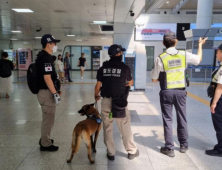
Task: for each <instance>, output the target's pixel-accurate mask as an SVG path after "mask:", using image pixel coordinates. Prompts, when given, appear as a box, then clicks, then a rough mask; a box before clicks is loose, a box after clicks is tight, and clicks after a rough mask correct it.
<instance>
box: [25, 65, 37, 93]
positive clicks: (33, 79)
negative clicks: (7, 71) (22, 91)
mask: <svg viewBox="0 0 222 170" xmlns="http://www.w3.org/2000/svg"><path fill="white" fill-rule="evenodd" d="M27 82H28V86H29V89H30V91H31V92H32V93H33V94H37V93H38V92H39V86H38V78H37V68H36V63H32V64H30V65H29V68H28V71H27Z"/></svg>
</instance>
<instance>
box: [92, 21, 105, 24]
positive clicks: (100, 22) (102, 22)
mask: <svg viewBox="0 0 222 170" xmlns="http://www.w3.org/2000/svg"><path fill="white" fill-rule="evenodd" d="M93 23H95V24H106V21H93Z"/></svg>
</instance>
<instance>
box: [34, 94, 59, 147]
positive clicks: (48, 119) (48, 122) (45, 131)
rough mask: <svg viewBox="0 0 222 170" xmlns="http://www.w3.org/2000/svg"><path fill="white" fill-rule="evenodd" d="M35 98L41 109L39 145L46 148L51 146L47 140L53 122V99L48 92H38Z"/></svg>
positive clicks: (54, 108)
mask: <svg viewBox="0 0 222 170" xmlns="http://www.w3.org/2000/svg"><path fill="white" fill-rule="evenodd" d="M37 97H38V101H39V104H40V105H41V108H42V127H41V144H42V146H45V147H48V146H50V145H52V143H51V141H50V140H49V139H50V133H51V130H52V127H53V125H54V121H55V111H56V105H55V99H54V97H53V95H52V93H51V92H50V91H49V90H39V92H38V95H37Z"/></svg>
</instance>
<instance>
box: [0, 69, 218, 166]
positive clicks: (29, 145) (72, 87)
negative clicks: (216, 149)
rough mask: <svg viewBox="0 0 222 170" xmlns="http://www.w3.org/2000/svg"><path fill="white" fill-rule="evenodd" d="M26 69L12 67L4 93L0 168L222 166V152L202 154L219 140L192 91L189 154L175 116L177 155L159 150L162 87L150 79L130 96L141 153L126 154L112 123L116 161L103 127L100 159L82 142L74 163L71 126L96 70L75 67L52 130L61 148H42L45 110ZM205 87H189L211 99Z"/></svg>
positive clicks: (0, 108) (90, 94)
mask: <svg viewBox="0 0 222 170" xmlns="http://www.w3.org/2000/svg"><path fill="white" fill-rule="evenodd" d="M24 74H25V73H24V72H20V73H18V72H14V78H13V81H14V82H16V83H14V84H13V85H14V88H15V90H14V92H13V93H12V94H11V95H10V98H9V99H5V98H4V96H5V94H2V97H1V98H0V170H14V169H17V170H61V169H63V170H77V169H78V170H87V169H90V170H147V169H150V170H152V169H154V170H159V169H161V170H162V169H167V170H174V169H175V170H178V169H179V170H180V169H181V170H185V169H189V170H191V169H195V170H196V169H212V170H216V169H218V170H221V167H222V159H221V158H218V157H209V156H206V155H205V154H204V150H206V149H211V148H212V147H213V146H214V144H215V143H216V137H215V131H214V129H213V126H212V121H211V115H210V111H209V108H208V106H206V105H204V104H203V103H201V102H199V101H197V100H195V99H193V98H190V97H188V98H187V118H188V128H189V151H188V152H187V153H186V154H182V153H180V152H179V151H178V149H179V148H178V147H179V144H178V141H177V136H176V127H177V126H176V121H174V138H175V146H176V148H175V154H176V157H175V158H169V157H167V156H164V155H162V154H160V153H159V149H160V147H161V146H163V145H164V136H163V128H162V118H161V112H160V106H159V87H158V85H157V84H152V83H149V80H147V81H148V83H147V87H146V91H145V92H131V93H130V96H129V109H130V110H131V114H132V130H133V134H134V138H135V142H136V144H137V146H138V148H139V150H140V156H139V157H138V158H136V159H134V160H131V161H130V160H128V159H127V153H126V151H125V150H124V147H123V144H122V141H121V136H120V134H119V132H118V129H117V127H116V126H114V139H115V144H116V148H117V152H116V160H115V161H114V162H110V161H108V160H107V159H106V147H105V145H104V144H103V132H102V131H101V132H100V136H99V139H98V144H97V153H96V154H93V158H95V161H96V162H95V164H94V165H90V164H89V161H88V159H87V152H86V147H85V146H84V144H82V145H81V148H80V150H79V152H78V153H77V154H76V155H75V156H74V159H73V161H72V163H71V164H67V163H66V160H67V158H68V157H69V154H70V145H71V135H72V131H73V128H74V126H75V125H76V124H77V123H78V122H79V121H80V120H82V119H85V117H81V116H79V115H78V113H77V111H78V110H79V109H80V108H81V107H82V105H84V104H88V103H92V102H93V95H94V93H93V90H94V83H95V82H96V80H95V74H96V73H95V72H86V73H85V76H84V80H82V81H81V80H80V75H79V72H72V78H73V80H74V83H73V84H64V85H62V91H63V94H62V103H61V104H60V105H59V106H58V107H57V111H56V122H55V125H54V128H53V130H52V138H53V139H54V140H55V144H56V145H58V146H59V147H60V148H59V151H58V152H54V153H46V152H40V151H39V145H38V140H39V137H40V125H41V110H40V106H39V104H38V102H37V98H36V96H35V95H33V94H31V92H30V91H29V89H28V87H27V85H26V84H25V83H24V82H25V78H24V77H22V76H23V75H24ZM18 77H20V78H18ZM81 82H82V84H81ZM206 87H207V85H193V86H191V87H189V88H188V91H189V92H191V93H193V94H195V95H197V96H199V97H201V98H203V99H205V100H209V99H208V98H207V96H206ZM174 115H175V114H174ZM174 120H176V117H174Z"/></svg>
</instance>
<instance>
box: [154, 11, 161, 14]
mask: <svg viewBox="0 0 222 170" xmlns="http://www.w3.org/2000/svg"><path fill="white" fill-rule="evenodd" d="M152 14H160V11H153V13H152Z"/></svg>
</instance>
